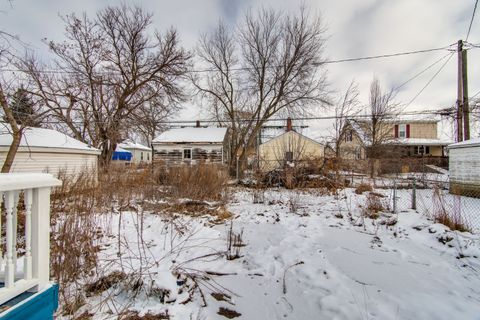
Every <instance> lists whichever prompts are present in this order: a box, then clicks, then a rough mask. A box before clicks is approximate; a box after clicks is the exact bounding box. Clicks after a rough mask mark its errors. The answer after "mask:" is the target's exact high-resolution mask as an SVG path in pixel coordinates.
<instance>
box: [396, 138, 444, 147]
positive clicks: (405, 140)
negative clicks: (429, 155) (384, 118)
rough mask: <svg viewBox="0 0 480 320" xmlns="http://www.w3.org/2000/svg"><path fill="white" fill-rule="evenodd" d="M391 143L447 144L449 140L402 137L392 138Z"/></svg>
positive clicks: (410, 144) (415, 144)
mask: <svg viewBox="0 0 480 320" xmlns="http://www.w3.org/2000/svg"><path fill="white" fill-rule="evenodd" d="M390 143H391V144H399V145H407V146H417V145H418V146H447V145H449V144H451V143H452V142H451V141H445V140H440V139H423V138H402V139H394V140H392V141H391V142H390Z"/></svg>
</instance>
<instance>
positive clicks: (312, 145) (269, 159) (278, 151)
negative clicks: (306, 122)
mask: <svg viewBox="0 0 480 320" xmlns="http://www.w3.org/2000/svg"><path fill="white" fill-rule="evenodd" d="M324 152H325V146H324V145H322V144H321V143H319V142H317V141H315V140H312V139H310V138H308V137H306V136H304V135H302V134H300V133H298V132H296V131H295V130H293V129H292V122H291V120H290V119H288V120H287V127H286V128H285V132H284V133H283V134H281V135H279V136H277V137H275V138H273V139H271V140H269V141H267V142H265V143H262V144H261V145H260V146H259V147H258V160H259V169H260V171H264V172H265V171H271V170H273V169H277V168H283V167H284V166H287V165H288V166H290V167H294V166H302V165H306V164H307V163H308V161H313V160H319V159H322V158H323V157H324Z"/></svg>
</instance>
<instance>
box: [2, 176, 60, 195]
mask: <svg viewBox="0 0 480 320" xmlns="http://www.w3.org/2000/svg"><path fill="white" fill-rule="evenodd" d="M61 184H62V182H61V181H60V180H58V179H56V178H54V177H53V176H52V175H51V174H48V173H0V192H2V191H11V190H24V189H33V188H42V187H55V186H60V185H61Z"/></svg>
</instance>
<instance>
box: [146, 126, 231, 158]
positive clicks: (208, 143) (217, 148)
mask: <svg viewBox="0 0 480 320" xmlns="http://www.w3.org/2000/svg"><path fill="white" fill-rule="evenodd" d="M227 131H228V129H227V128H211V127H200V126H198V125H197V127H189V128H175V129H170V130H167V131H165V132H163V133H162V134H160V135H159V136H158V137H156V138H155V139H154V140H153V141H152V146H153V149H154V154H153V161H154V162H162V163H165V164H167V165H179V164H196V163H199V162H206V163H225V162H226V161H227V156H228V154H229V153H228V147H229V146H228V135H227Z"/></svg>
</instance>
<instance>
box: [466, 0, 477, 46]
mask: <svg viewBox="0 0 480 320" xmlns="http://www.w3.org/2000/svg"><path fill="white" fill-rule="evenodd" d="M477 5H478V0H476V1H475V6H474V7H473V13H472V19H470V25H469V26H468V32H467V37H466V38H465V41H467V40H468V36H469V35H470V31H471V30H472V24H473V20H474V19H475V12H476V11H477Z"/></svg>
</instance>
